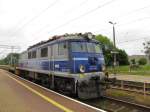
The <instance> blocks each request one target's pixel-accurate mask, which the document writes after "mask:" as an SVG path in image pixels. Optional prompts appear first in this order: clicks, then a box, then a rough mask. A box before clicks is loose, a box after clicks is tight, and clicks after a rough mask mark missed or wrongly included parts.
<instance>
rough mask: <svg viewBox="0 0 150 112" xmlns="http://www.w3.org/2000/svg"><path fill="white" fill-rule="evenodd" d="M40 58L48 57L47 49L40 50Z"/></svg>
mask: <svg viewBox="0 0 150 112" xmlns="http://www.w3.org/2000/svg"><path fill="white" fill-rule="evenodd" d="M41 57H48V47H45V48H41Z"/></svg>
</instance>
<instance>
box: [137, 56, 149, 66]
mask: <svg viewBox="0 0 150 112" xmlns="http://www.w3.org/2000/svg"><path fill="white" fill-rule="evenodd" d="M138 63H139V65H146V63H147V60H146V58H140V59H139V61H138Z"/></svg>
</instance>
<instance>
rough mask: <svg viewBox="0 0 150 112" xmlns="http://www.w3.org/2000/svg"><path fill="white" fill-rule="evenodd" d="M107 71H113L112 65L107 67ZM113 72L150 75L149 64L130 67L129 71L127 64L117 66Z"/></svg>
mask: <svg viewBox="0 0 150 112" xmlns="http://www.w3.org/2000/svg"><path fill="white" fill-rule="evenodd" d="M107 71H108V72H109V73H110V74H111V73H114V69H113V68H112V67H108V68H107ZM115 72H116V73H119V74H129V75H147V76H150V65H144V66H143V65H141V66H139V68H136V69H132V70H131V71H129V66H117V67H116V68H115Z"/></svg>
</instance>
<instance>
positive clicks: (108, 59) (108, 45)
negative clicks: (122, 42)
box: [96, 35, 114, 65]
mask: <svg viewBox="0 0 150 112" xmlns="http://www.w3.org/2000/svg"><path fill="white" fill-rule="evenodd" d="M96 39H97V40H98V41H99V42H100V43H101V44H102V50H103V54H104V58H105V63H106V65H112V63H113V57H112V54H111V51H112V49H113V48H114V47H113V43H112V42H111V41H110V39H109V38H107V37H106V36H103V35H97V36H96Z"/></svg>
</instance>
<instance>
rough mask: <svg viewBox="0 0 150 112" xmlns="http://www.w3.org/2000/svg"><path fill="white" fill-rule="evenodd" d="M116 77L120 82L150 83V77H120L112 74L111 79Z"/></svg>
mask: <svg viewBox="0 0 150 112" xmlns="http://www.w3.org/2000/svg"><path fill="white" fill-rule="evenodd" d="M113 77H116V78H117V79H118V80H126V81H136V82H147V83H150V76H140V75H119V74H116V75H114V74H111V75H110V78H113Z"/></svg>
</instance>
